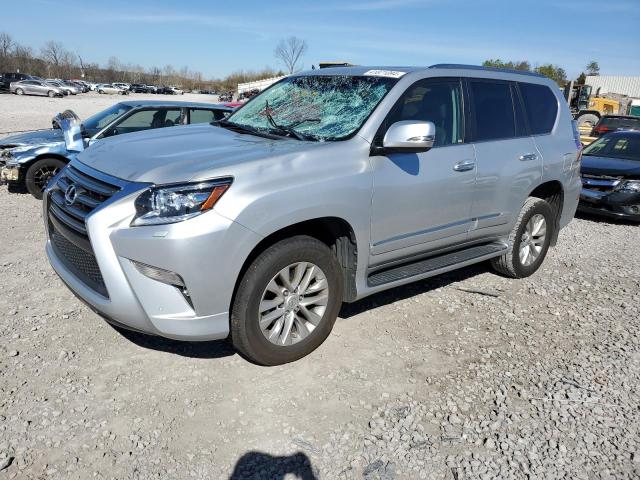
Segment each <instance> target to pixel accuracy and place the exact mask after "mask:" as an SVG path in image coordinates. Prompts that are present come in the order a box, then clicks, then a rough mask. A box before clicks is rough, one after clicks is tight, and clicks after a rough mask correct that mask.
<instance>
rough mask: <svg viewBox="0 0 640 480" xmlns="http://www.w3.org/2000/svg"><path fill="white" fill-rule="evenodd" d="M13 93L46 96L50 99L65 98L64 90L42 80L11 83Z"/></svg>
mask: <svg viewBox="0 0 640 480" xmlns="http://www.w3.org/2000/svg"><path fill="white" fill-rule="evenodd" d="M10 91H11V93H15V94H16V95H45V96H49V97H63V96H64V92H63V89H62V88H60V87H58V86H55V85H49V84H47V83H45V82H43V81H41V80H20V81H18V82H11V86H10Z"/></svg>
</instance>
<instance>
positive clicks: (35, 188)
mask: <svg viewBox="0 0 640 480" xmlns="http://www.w3.org/2000/svg"><path fill="white" fill-rule="evenodd" d="M65 165H66V164H65V162H63V161H62V160H59V159H57V158H43V159H41V160H38V161H37V162H35V163H34V164H33V165H31V166H30V167H29V169H28V170H27V174H26V176H25V185H26V187H27V191H28V192H29V193H30V194H31V195H33V196H34V197H35V198H37V199H38V200H41V199H42V192H43V191H44V189H45V187H46V186H47V183H49V180H51V179H52V178H53V177H54V176H55V175H56V174H57V173H58V172H59V171H60V169H61V168H62V167H64V166H65Z"/></svg>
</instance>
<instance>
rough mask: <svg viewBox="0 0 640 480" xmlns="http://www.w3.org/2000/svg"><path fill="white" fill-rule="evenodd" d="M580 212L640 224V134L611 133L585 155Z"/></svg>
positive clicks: (587, 150)
mask: <svg viewBox="0 0 640 480" xmlns="http://www.w3.org/2000/svg"><path fill="white" fill-rule="evenodd" d="M581 175H582V192H581V193H580V204H579V206H578V210H580V211H583V212H586V213H591V214H596V215H603V216H607V217H611V218H621V219H625V220H632V221H636V222H640V131H618V132H613V133H608V134H606V135H604V136H603V137H600V138H599V139H598V140H596V141H595V142H593V143H592V144H591V145H589V146H588V147H586V148H585V149H584V151H583V152H582V167H581Z"/></svg>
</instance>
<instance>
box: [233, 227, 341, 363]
mask: <svg viewBox="0 0 640 480" xmlns="http://www.w3.org/2000/svg"><path fill="white" fill-rule="evenodd" d="M342 289H343V287H342V274H341V271H340V265H339V264H338V261H337V259H336V257H335V256H334V255H333V253H332V252H331V250H330V249H329V247H327V246H326V245H325V244H324V243H322V242H320V241H319V240H316V239H315V238H312V237H307V236H296V237H292V238H289V239H286V240H282V241H280V242H278V243H276V244H275V245H273V246H271V247H269V248H267V249H266V250H265V251H264V252H262V253H261V254H260V255H259V256H258V257H257V258H256V259H255V260H254V261H253V262H252V264H251V265H250V266H249V268H248V269H247V271H246V272H245V274H244V276H243V278H242V280H241V281H240V284H239V286H238V290H237V292H236V296H235V300H234V302H233V306H232V309H231V339H232V341H233V345H234V346H235V347H236V349H238V351H240V352H241V353H242V354H244V355H245V356H246V357H248V358H249V359H250V360H252V361H254V362H256V363H259V364H262V365H280V364H283V363H288V362H293V361H294V360H298V359H299V358H302V357H304V356H305V355H308V354H309V353H311V352H312V351H313V350H315V349H316V348H317V347H318V346H319V345H320V344H321V343H322V342H323V341H324V340H325V339H326V338H327V336H328V335H329V333H330V332H331V329H332V328H333V324H334V323H335V321H336V318H337V316H338V311H339V309H340V305H341V304H342Z"/></svg>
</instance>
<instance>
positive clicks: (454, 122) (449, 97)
mask: <svg viewBox="0 0 640 480" xmlns="http://www.w3.org/2000/svg"><path fill="white" fill-rule="evenodd" d="M462 111H463V109H462V89H461V86H460V82H458V81H433V80H423V81H419V82H417V83H415V84H413V85H412V86H411V87H409V88H408V89H407V91H406V92H405V93H404V95H403V96H402V97H401V98H400V100H399V101H398V103H396V105H395V107H394V110H393V111H392V113H391V114H390V116H389V118H388V119H387V125H391V124H392V123H395V122H399V121H401V120H424V121H428V122H433V123H434V125H435V126H436V138H435V143H434V146H435V147H444V146H447V145H456V144H459V143H462V142H463V141H464V140H463V139H464V135H463V133H464V123H463V120H462Z"/></svg>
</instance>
